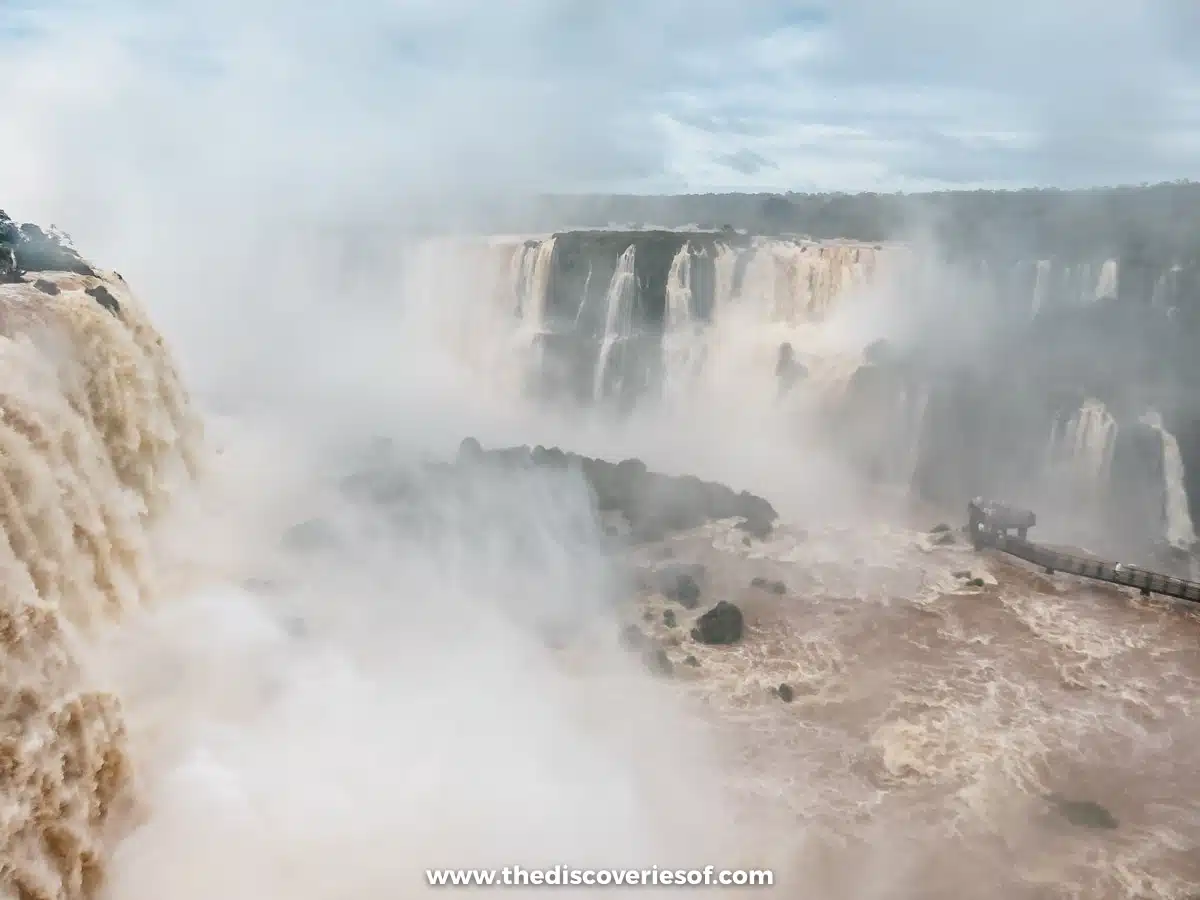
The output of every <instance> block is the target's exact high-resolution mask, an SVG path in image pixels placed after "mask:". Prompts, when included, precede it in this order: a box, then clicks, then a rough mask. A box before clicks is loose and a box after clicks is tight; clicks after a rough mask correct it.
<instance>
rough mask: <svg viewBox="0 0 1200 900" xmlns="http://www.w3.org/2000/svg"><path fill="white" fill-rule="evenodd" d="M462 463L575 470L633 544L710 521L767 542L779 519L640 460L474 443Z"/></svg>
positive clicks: (763, 504) (728, 492) (745, 499)
mask: <svg viewBox="0 0 1200 900" xmlns="http://www.w3.org/2000/svg"><path fill="white" fill-rule="evenodd" d="M465 463H470V464H480V465H494V466H533V467H545V468H551V469H568V468H572V469H576V470H578V471H579V472H580V473H581V474H582V475H583V477H584V479H585V480H586V481H587V483H588V485H589V487H590V488H591V490H592V494H593V496H594V498H595V503H596V508H597V509H598V511H600V512H602V513H620V514H621V515H622V516H624V518H625V519H626V521H628V522H629V526H630V533H631V537H632V538H633V540H635V541H637V542H648V541H655V540H662V539H664V538H666V537H667V536H669V535H670V534H673V533H676V532H680V531H688V530H690V529H693V528H697V527H699V526H701V525H703V524H705V523H707V522H710V521H714V520H718V519H735V518H736V519H741V520H742V521H741V522H740V523H739V527H740V528H742V529H743V530H745V531H747V532H749V533H750V534H753V535H755V536H758V537H766V536H768V535H769V534H770V533H771V530H772V528H773V526H774V524H775V521H776V520H777V519H778V513H776V511H775V509H774V507H772V506H771V504H770V503H768V502H767V501H766V500H764V499H763V498H762V497H757V496H755V495H754V494H750V493H748V492H746V491H742V492H741V493H737V492H735V491H733V490H732V489H731V488H729V487H726V486H725V485H723V484H717V483H715V482H710V481H701V480H700V479H699V478H695V477H693V476H691V475H679V476H675V475H663V474H660V473H658V472H651V471H649V470H648V469H647V468H646V464H645V463H643V462H642V461H641V460H639V459H626V460H623V461H621V462H619V463H611V462H607V461H605V460H602V459H593V458H591V457H587V456H579V455H577V454H575V453H568V452H566V451H563V450H560V449H559V448H557V447H533V448H530V447H524V446H523V447H509V448H504V449H496V450H484V449H483V448H482V447H481V446H480V444H479V442H478V441H477V440H475V439H474V438H466V439H465V440H464V441H463V442H462V444H461V445H460V447H459V452H458V459H457V463H456V464H458V465H462V464H465Z"/></svg>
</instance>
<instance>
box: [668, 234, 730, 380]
mask: <svg viewBox="0 0 1200 900" xmlns="http://www.w3.org/2000/svg"><path fill="white" fill-rule="evenodd" d="M692 252H693V251H692V246H691V244H687V243H685V244H684V245H683V246H682V247H680V248H679V250H678V252H677V253H676V254H675V256H674V258H673V259H672V260H671V269H670V271H669V272H668V273H667V296H666V313H665V317H664V318H665V321H664V322H663V377H664V381H665V385H664V393H665V394H666V395H668V396H676V395H678V394H680V393H681V392H682V391H685V390H686V389H687V387H688V386H689V385H691V384H692V383H693V382H694V380H695V379H696V377H697V375H698V374H699V371H700V369H701V367H702V366H703V365H704V356H705V345H704V331H705V326H704V323H703V322H702V321H699V320H698V317H697V316H696V309H695V298H694V296H693V293H692V274H693V273H692ZM699 252H700V253H701V254H703V252H704V251H703V250H701V251H699ZM730 277H732V273H731V276H730Z"/></svg>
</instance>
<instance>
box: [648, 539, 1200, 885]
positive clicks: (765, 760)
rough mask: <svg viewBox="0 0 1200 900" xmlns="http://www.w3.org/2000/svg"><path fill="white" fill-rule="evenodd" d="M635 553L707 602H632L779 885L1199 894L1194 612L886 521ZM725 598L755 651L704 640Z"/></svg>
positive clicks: (1197, 623)
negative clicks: (685, 567) (709, 610)
mask: <svg viewBox="0 0 1200 900" xmlns="http://www.w3.org/2000/svg"><path fill="white" fill-rule="evenodd" d="M634 561H635V562H636V563H637V564H638V565H640V566H643V567H653V566H656V565H663V564H667V563H670V562H680V561H684V562H698V563H701V564H703V565H704V566H705V570H706V577H705V579H704V585H703V587H704V594H703V597H702V600H701V605H700V607H699V608H698V609H696V610H694V611H686V610H682V609H680V608H679V607H678V606H677V605H675V604H671V603H669V602H668V601H666V600H665V598H663V597H662V596H660V595H657V594H654V593H652V592H650V591H647V590H644V591H643V592H642V594H641V595H640V597H639V600H638V602H639V609H640V610H642V611H643V612H644V611H645V610H646V609H649V610H650V611H651V622H650V623H649V624H646V623H644V622H643V628H645V629H646V630H647V631H648V632H649V633H651V634H652V635H653V636H654V637H655V638H657V639H658V640H661V641H663V642H664V643H665V644H666V645H667V649H668V654H669V655H670V656H671V658H672V661H673V662H674V663H676V667H677V668H676V672H677V681H678V683H679V689H680V690H681V691H683V692H685V693H686V694H687V695H689V696H690V698H691V699H693V700H694V701H695V702H696V703H697V704H699V705H700V706H701V707H702V708H703V709H705V710H706V713H707V715H708V717H709V718H710V719H711V721H712V722H714V723H715V724H716V726H717V728H718V730H719V732H720V734H721V736H722V741H723V747H724V750H725V752H726V753H727V754H728V761H729V767H728V769H727V772H728V778H727V784H726V786H725V787H726V789H727V791H728V793H729V795H730V798H731V799H732V800H733V801H734V803H735V805H736V807H737V809H738V810H739V813H740V815H741V816H742V818H743V820H744V822H745V823H746V824H747V826H748V827H752V828H757V829H761V833H762V835H763V843H762V847H763V852H762V860H760V862H761V861H769V862H770V864H771V865H772V866H774V868H775V869H776V872H777V885H776V887H775V888H774V889H771V890H770V891H769V893H773V894H777V895H780V896H794V897H820V898H823V900H841V898H846V900H851V898H854V900H866V898H918V897H919V898H930V900H935V898H946V900H951V898H953V900H963V898H980V900H985V898H986V900H990V898H1001V897H1003V898H1006V900H1012V898H1031V900H1033V898H1038V900H1041V898H1085V897H1086V898H1094V900H1101V898H1105V900H1107V898H1114V900H1115V898H1139V900H1140V898H1191V897H1195V896H1197V895H1200V700H1197V688H1198V687H1200V616H1198V615H1197V611H1196V610H1193V609H1188V608H1187V607H1186V606H1184V605H1181V604H1178V603H1170V602H1162V601H1159V600H1157V599H1143V598H1141V597H1139V596H1138V595H1137V593H1136V592H1134V591H1130V590H1125V589H1120V588H1114V587H1110V586H1105V585H1096V584H1092V583H1088V582H1085V581H1083V580H1081V579H1075V578H1071V577H1069V576H1054V577H1047V576H1044V575H1042V574H1040V573H1039V572H1037V571H1035V570H1032V569H1031V568H1029V567H1028V566H1026V565H1025V564H1024V563H1021V562H1018V561H1015V560H1012V559H1011V558H1009V557H1005V556H1003V555H1002V554H997V553H995V552H993V551H984V552H982V553H976V552H975V551H973V550H971V549H970V548H969V547H965V546H962V545H961V544H959V545H956V546H952V547H942V546H937V545H935V544H933V543H932V541H931V540H930V538H929V536H928V535H924V534H920V533H917V532H910V531H904V530H896V529H888V528H884V527H880V528H879V529H877V530H876V531H875V532H873V533H871V532H863V531H861V530H859V531H854V530H849V529H845V530H837V529H830V530H828V531H826V532H816V533H807V534H806V533H800V532H792V531H789V530H788V529H786V528H785V529H782V530H781V531H780V533H778V534H777V535H776V536H775V537H774V538H772V539H771V540H769V541H767V542H764V543H757V542H751V543H750V545H747V544H746V543H745V542H744V540H743V538H742V535H741V534H740V533H739V532H737V531H736V530H734V529H733V528H732V527H731V526H728V525H724V524H715V525H713V526H710V527H708V528H705V529H701V530H700V531H698V532H695V533H692V534H690V535H687V536H683V537H679V538H676V539H674V540H672V541H669V542H667V543H666V544H663V545H658V546H655V547H648V548H643V549H641V550H639V551H637V553H636V554H635V560H634ZM964 572H970V573H971V577H972V578H982V579H984V581H985V584H984V586H983V587H975V586H972V585H970V584H969V583H968V582H967V580H966V579H965V578H963V577H961V575H962V573H964ZM755 577H762V578H768V579H778V580H781V581H783V582H784V583H785V584H786V586H787V590H786V593H784V594H783V595H782V596H780V595H776V594H774V593H771V592H770V591H769V590H763V589H761V588H756V587H753V586H752V585H751V581H752V579H753V578H755ZM718 599H728V600H733V601H735V602H737V603H738V604H739V605H740V606H741V607H742V608H743V610H744V611H745V613H746V620H747V629H746V635H745V638H744V640H743V641H742V642H741V643H740V644H738V645H736V646H733V647H726V648H722V647H705V646H701V645H697V644H696V643H695V642H694V641H692V640H691V639H690V638H689V637H688V636H687V635H688V632H689V630H690V622H691V621H692V620H693V619H694V618H695V616H696V615H698V614H699V613H701V612H703V610H704V609H705V608H706V606H707V605H711V604H712V603H713V602H715V601H716V600H718ZM667 608H672V609H674V611H675V613H676V618H677V621H678V624H677V626H676V627H674V628H669V627H667V626H666V625H664V624H663V617H662V615H661V613H662V611H663V610H665V609H667ZM689 654H691V655H694V656H695V657H696V661H697V663H698V665H696V666H690V665H685V664H684V660H685V658H686V656H687V655H689ZM781 684H786V685H788V686H789V687H790V688H791V693H792V696H793V699H792V700H791V702H785V701H784V700H782V699H781V698H780V696H779V694H778V690H777V689H778V686H779V685H781ZM1114 825H1115V827H1113V826H1114ZM760 893H761V892H760Z"/></svg>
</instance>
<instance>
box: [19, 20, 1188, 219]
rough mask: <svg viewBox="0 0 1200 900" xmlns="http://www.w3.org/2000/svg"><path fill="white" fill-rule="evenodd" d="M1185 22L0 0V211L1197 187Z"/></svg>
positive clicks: (47, 212) (42, 212)
mask: <svg viewBox="0 0 1200 900" xmlns="http://www.w3.org/2000/svg"><path fill="white" fill-rule="evenodd" d="M1198 10H1200V4H1196V3H1194V2H1191V0H1128V2H1118V0H1004V2H986V0H972V2H963V0H836V2H833V0H830V2H810V3H802V4H796V3H783V2H770V0H637V2H633V0H603V2H601V0H478V2H471V0H390V2H389V0H342V2H338V3H318V2H314V0H295V2H291V3H283V2H275V0H145V2H141V0H104V2H103V3H99V2H85V0H77V2H71V0H45V2H41V3H32V2H13V0H0V49H2V51H3V54H4V59H5V62H6V82H7V84H6V89H5V101H4V105H3V108H0V136H2V140H3V149H2V150H0V181H2V183H0V197H3V198H4V202H5V203H7V204H10V205H11V206H15V207H18V208H25V209H27V210H28V214H29V215H31V216H34V215H51V216H53V215H56V214H58V213H59V212H60V211H61V210H62V209H63V208H64V206H65V205H67V204H70V205H71V206H72V208H74V209H75V211H76V217H78V210H79V208H80V206H81V205H91V206H93V207H96V208H104V209H109V210H115V209H116V207H117V206H119V205H120V204H124V205H125V206H126V207H127V208H128V207H130V206H132V205H140V206H142V207H145V206H146V205H147V204H149V205H150V206H153V207H155V208H158V207H161V206H162V205H163V204H164V203H165V202H168V201H169V202H171V203H173V204H175V205H176V206H177V207H178V208H181V209H182V208H187V206H188V204H204V203H206V202H216V199H217V198H221V199H222V200H223V201H227V200H228V198H229V197H231V196H235V195H236V196H241V197H255V198H257V199H258V201H259V202H261V201H264V200H267V199H270V198H279V197H284V196H287V197H291V198H292V199H293V200H294V199H295V198H296V195H297V194H298V193H303V194H304V195H305V202H310V203H320V202H323V201H324V200H325V199H329V198H338V199H339V200H341V199H343V198H344V197H346V196H347V195H348V194H350V193H353V194H355V195H360V196H361V197H363V198H372V197H379V196H380V195H381V193H382V192H384V191H387V192H389V193H390V194H393V195H403V194H404V193H405V192H406V191H408V192H412V191H420V192H423V193H425V194H426V195H436V194H438V193H439V192H442V193H452V192H456V191H457V192H463V193H471V192H479V191H483V190H493V191H505V192H512V191H516V192H521V191H525V190H548V191H557V190H567V191H592V190H601V191H609V190H612V191H638V192H682V191H687V192H703V191H712V190H722V189H737V190H797V191H807V190H847V191H857V190H881V191H888V190H923V189H935V188H944V187H960V186H1011V185H1032V184H1039V185H1041V184H1055V185H1061V186H1076V185H1085V184H1097V183H1136V182H1142V181H1154V180H1163V179H1174V178H1181V177H1192V178H1197V177H1200V53H1197V52H1196V49H1197V48H1200V11H1198ZM127 211H129V210H127ZM143 211H144V210H143Z"/></svg>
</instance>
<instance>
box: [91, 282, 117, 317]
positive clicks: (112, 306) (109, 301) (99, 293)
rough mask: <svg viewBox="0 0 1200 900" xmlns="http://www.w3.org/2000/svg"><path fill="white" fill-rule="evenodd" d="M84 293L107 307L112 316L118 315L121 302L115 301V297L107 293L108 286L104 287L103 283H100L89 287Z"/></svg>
mask: <svg viewBox="0 0 1200 900" xmlns="http://www.w3.org/2000/svg"><path fill="white" fill-rule="evenodd" d="M84 293H86V294H87V295H88V296H89V297H91V298H92V299H93V300H95V301H96V302H97V303H99V304H100V305H101V306H103V307H104V308H105V309H107V310H108V311H109V312H110V313H112V314H113V315H114V316H119V315H120V314H121V304H119V303H118V302H117V298H116V297H114V296H113V295H112V294H111V293H109V290H108V288H106V287H105V286H104V285H102V284H101V285H97V286H96V287H90V288H88V289H87V290H86V291H85V292H84Z"/></svg>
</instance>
